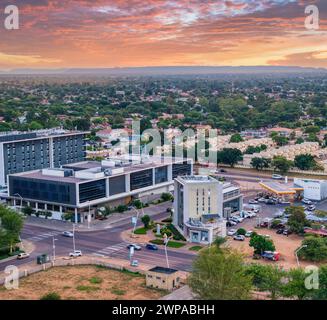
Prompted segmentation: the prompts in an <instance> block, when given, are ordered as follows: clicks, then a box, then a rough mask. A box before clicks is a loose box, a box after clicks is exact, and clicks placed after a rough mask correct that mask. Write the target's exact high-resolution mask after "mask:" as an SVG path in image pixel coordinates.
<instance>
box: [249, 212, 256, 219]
mask: <svg viewBox="0 0 327 320" xmlns="http://www.w3.org/2000/svg"><path fill="white" fill-rule="evenodd" d="M256 216H257V214H256V213H255V212H254V211H249V212H248V218H254V217H256Z"/></svg>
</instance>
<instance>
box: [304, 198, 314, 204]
mask: <svg viewBox="0 0 327 320" xmlns="http://www.w3.org/2000/svg"><path fill="white" fill-rule="evenodd" d="M302 202H303V203H304V204H308V205H311V204H312V201H311V200H309V199H306V198H304V199H303V200H302Z"/></svg>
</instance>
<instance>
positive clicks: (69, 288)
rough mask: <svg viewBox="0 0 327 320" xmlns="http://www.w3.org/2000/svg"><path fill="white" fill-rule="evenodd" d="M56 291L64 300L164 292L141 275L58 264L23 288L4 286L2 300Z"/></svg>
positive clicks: (35, 297) (23, 283) (21, 285)
mask: <svg viewBox="0 0 327 320" xmlns="http://www.w3.org/2000/svg"><path fill="white" fill-rule="evenodd" d="M51 292H56V293H58V294H59V295H60V297H61V299H63V300H99V299H101V300H117V299H118V300H154V299H158V298H160V297H161V296H163V295H165V294H166V293H165V292H164V291H159V290H155V289H150V288H146V287H145V278H144V277H143V276H140V275H133V274H128V273H125V272H120V271H115V270H110V269H106V268H100V267H96V266H75V267H71V266H70V267H56V268H51V269H49V270H47V271H42V272H39V273H35V274H33V275H30V276H28V277H27V278H23V279H21V280H20V283H19V289H17V290H10V291H8V290H6V289H5V288H4V287H0V300H27V299H28V300H39V299H40V298H41V297H42V296H44V295H46V294H48V293H51Z"/></svg>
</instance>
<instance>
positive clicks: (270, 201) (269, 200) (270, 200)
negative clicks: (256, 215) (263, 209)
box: [266, 199, 276, 205]
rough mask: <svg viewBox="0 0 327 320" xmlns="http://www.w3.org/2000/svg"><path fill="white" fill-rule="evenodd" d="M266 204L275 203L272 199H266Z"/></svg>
mask: <svg viewBox="0 0 327 320" xmlns="http://www.w3.org/2000/svg"><path fill="white" fill-rule="evenodd" d="M266 204H268V205H274V204H276V201H274V200H272V199H268V200H266Z"/></svg>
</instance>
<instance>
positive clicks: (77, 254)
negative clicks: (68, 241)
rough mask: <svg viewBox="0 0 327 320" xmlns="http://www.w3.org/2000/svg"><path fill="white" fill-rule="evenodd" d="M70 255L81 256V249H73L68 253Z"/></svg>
mask: <svg viewBox="0 0 327 320" xmlns="http://www.w3.org/2000/svg"><path fill="white" fill-rule="evenodd" d="M69 256H70V257H72V258H76V257H81V256H82V251H81V250H75V251H73V252H71V253H70V254H69Z"/></svg>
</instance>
